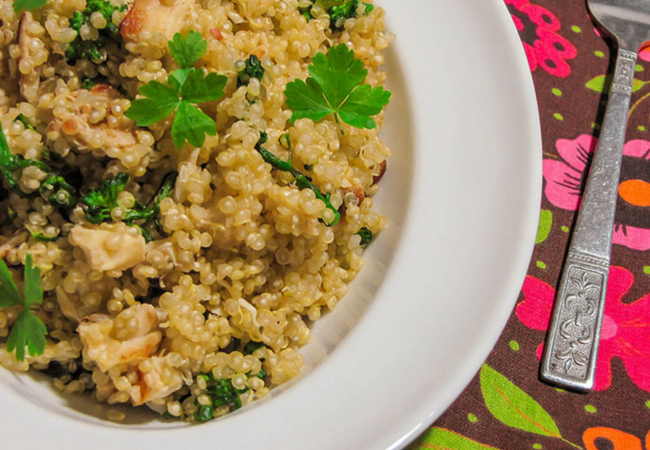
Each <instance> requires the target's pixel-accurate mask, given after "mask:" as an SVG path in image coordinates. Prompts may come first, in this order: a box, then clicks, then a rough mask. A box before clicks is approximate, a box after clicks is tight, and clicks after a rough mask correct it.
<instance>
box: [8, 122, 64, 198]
mask: <svg viewBox="0 0 650 450" xmlns="http://www.w3.org/2000/svg"><path fill="white" fill-rule="evenodd" d="M31 166H33V167H37V168H39V169H40V170H42V171H43V172H45V173H46V174H47V176H46V177H45V179H44V180H43V181H42V182H41V186H40V188H39V189H38V194H40V195H41V196H42V197H43V198H44V199H46V200H48V201H49V202H50V203H51V204H53V205H55V206H65V207H69V206H72V205H74V204H75V203H76V189H75V188H74V187H73V186H72V185H70V184H69V183H68V182H67V181H66V180H65V179H64V178H63V177H62V176H61V175H59V174H58V173H56V172H55V171H54V169H52V168H51V167H50V166H48V165H47V164H45V163H44V162H43V161H39V160H36V159H25V158H24V157H23V156H22V155H14V154H13V153H12V152H11V150H10V149H9V144H8V143H7V137H6V136H5V134H4V131H2V128H1V127H0V175H2V177H3V178H4V180H5V183H6V184H7V187H8V188H9V190H11V191H12V192H14V193H16V194H18V195H20V196H21V197H28V196H32V195H34V193H27V192H25V191H23V190H22V189H21V187H20V182H19V180H20V179H21V177H22V172H23V170H25V169H26V168H27V167H31ZM14 173H18V177H15V176H14Z"/></svg>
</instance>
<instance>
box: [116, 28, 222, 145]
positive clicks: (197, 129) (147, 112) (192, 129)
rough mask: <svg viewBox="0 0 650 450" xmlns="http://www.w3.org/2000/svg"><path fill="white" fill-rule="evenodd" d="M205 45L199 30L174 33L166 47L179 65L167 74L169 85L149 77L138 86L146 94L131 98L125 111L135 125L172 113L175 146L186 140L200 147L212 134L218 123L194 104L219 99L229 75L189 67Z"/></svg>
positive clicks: (148, 122)
mask: <svg viewBox="0 0 650 450" xmlns="http://www.w3.org/2000/svg"><path fill="white" fill-rule="evenodd" d="M206 49H207V42H206V41H205V40H204V39H203V37H201V33H199V32H197V31H191V32H190V33H188V35H187V37H186V38H183V36H182V35H181V34H180V33H176V34H175V35H174V38H173V40H172V41H169V50H170V51H171V53H172V56H173V57H174V59H176V62H177V63H178V65H179V66H181V69H178V70H175V71H174V72H172V73H171V74H169V77H168V86H166V85H164V84H162V83H160V82H158V81H150V82H149V83H147V84H145V85H144V86H142V87H141V88H140V94H141V95H142V96H144V97H145V98H141V99H137V100H134V101H133V102H132V103H131V107H130V108H129V109H128V110H127V111H126V116H127V117H128V118H129V119H131V120H134V121H135V122H136V123H137V124H138V126H141V127H147V126H149V125H152V124H154V123H156V122H159V121H161V120H163V119H165V118H166V117H167V116H169V115H170V114H172V113H174V112H176V114H175V115H174V122H173V123H172V129H171V136H172V140H173V141H174V145H175V146H176V148H179V149H180V148H182V147H183V145H185V142H186V141H187V142H189V143H190V144H191V145H193V146H195V147H201V146H202V145H203V143H204V142H205V136H206V135H208V136H214V135H215V134H216V133H217V126H216V124H215V122H214V120H213V119H212V118H210V117H209V116H208V115H207V114H205V113H204V112H203V111H201V109H199V108H198V107H197V106H196V104H198V103H205V102H211V101H214V100H219V99H220V98H222V97H223V95H224V88H225V87H226V83H227V82H228V77H225V76H223V75H217V74H216V73H210V74H208V75H206V74H205V73H204V71H203V70H201V69H196V68H191V67H190V66H191V65H192V64H195V63H196V62H197V61H198V60H199V59H200V58H201V56H203V54H204V53H205V51H206Z"/></svg>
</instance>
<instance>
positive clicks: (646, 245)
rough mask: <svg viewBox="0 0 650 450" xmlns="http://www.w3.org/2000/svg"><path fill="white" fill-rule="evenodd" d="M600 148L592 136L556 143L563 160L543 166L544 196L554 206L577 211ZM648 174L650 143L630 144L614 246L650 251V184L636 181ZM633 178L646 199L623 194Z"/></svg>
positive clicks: (624, 150)
mask: <svg viewBox="0 0 650 450" xmlns="http://www.w3.org/2000/svg"><path fill="white" fill-rule="evenodd" d="M597 144H598V141H597V140H596V139H595V138H593V137H592V136H589V135H582V136H579V137H578V138H576V139H574V140H569V139H559V140H558V141H557V142H556V148H557V151H558V153H559V155H560V158H561V159H560V160H554V159H545V160H544V162H543V170H544V179H545V180H546V186H545V188H544V194H545V195H546V198H547V199H548V200H549V201H550V202H551V203H552V204H553V205H554V206H556V207H558V208H561V209H565V210H568V211H575V210H577V209H578V206H579V205H580V199H581V195H582V190H583V187H584V181H585V177H586V174H587V170H586V169H587V167H588V166H589V163H590V160H591V158H592V156H593V153H594V152H595V149H596V147H597ZM646 165H647V167H645V166H646ZM647 173H650V141H644V140H632V141H629V142H628V143H627V144H625V147H624V148H623V170H622V178H621V185H620V187H619V194H620V197H619V201H618V207H617V212H616V224H615V227H614V236H613V239H612V242H613V243H614V244H618V245H623V246H625V247H628V248H631V249H634V250H640V251H644V250H649V249H650V215H649V214H648V213H649V212H650V211H646V210H647V208H648V205H649V204H650V183H647V182H646V181H643V180H637V179H635V177H637V176H638V177H644V176H646V177H647ZM630 177H631V178H632V181H633V182H634V183H632V185H633V186H635V187H637V188H642V189H644V190H645V193H643V195H641V194H637V193H634V192H632V194H633V195H632V199H631V198H630V196H629V195H627V196H626V195H624V194H626V193H627V194H629V193H630V189H626V190H625V191H623V190H622V189H623V187H624V186H626V187H629V186H630V184H631V183H630V179H629V178H630ZM638 200H643V201H644V202H645V203H642V202H639V201H638Z"/></svg>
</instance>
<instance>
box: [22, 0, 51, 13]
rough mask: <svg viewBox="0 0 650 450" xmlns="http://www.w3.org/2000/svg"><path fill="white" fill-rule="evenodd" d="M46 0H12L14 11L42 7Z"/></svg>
mask: <svg viewBox="0 0 650 450" xmlns="http://www.w3.org/2000/svg"><path fill="white" fill-rule="evenodd" d="M46 3H47V0H16V1H14V12H17V13H20V12H23V11H33V10H35V9H38V8H42V7H43V6H45V4H46Z"/></svg>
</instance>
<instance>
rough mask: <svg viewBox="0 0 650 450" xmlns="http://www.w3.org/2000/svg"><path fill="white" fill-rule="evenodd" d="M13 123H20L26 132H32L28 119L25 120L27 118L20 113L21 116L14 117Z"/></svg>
mask: <svg viewBox="0 0 650 450" xmlns="http://www.w3.org/2000/svg"><path fill="white" fill-rule="evenodd" d="M14 122H20V123H22V124H23V125H24V126H25V129H26V130H32V131H34V126H33V125H32V124H31V122H30V121H29V119H28V118H27V116H26V115H24V114H22V113H21V114H18V115H17V116H16V118H15V119H14Z"/></svg>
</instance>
